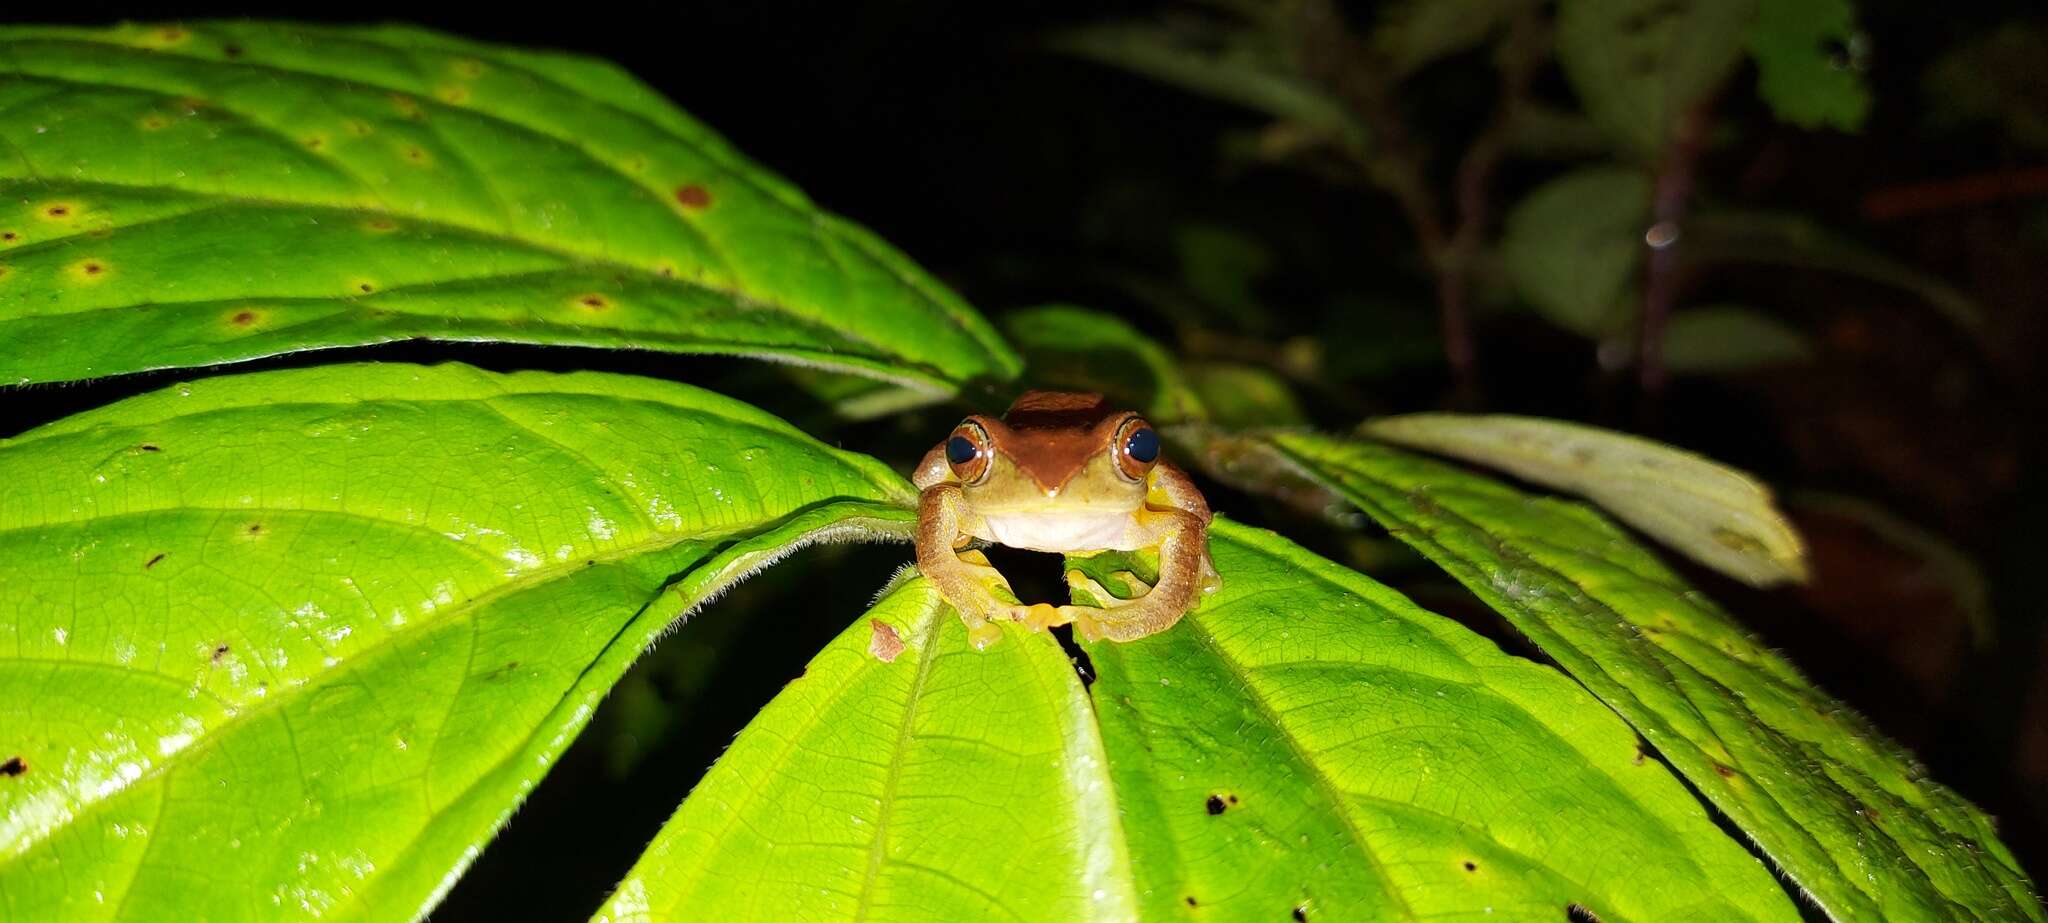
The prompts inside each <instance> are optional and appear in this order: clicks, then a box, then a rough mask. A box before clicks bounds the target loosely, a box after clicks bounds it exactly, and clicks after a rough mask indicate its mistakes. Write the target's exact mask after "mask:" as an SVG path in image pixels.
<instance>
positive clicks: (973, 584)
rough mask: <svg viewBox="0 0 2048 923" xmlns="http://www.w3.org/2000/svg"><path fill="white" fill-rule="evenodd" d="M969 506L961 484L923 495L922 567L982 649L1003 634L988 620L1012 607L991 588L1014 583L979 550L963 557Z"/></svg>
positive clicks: (934, 487)
mask: <svg viewBox="0 0 2048 923" xmlns="http://www.w3.org/2000/svg"><path fill="white" fill-rule="evenodd" d="M965 509H966V502H965V498H964V497H963V496H962V495H961V493H960V485H958V484H935V485H932V486H931V487H927V488H925V490H924V493H922V494H921V495H919V497H918V503H917V569H918V570H919V571H920V572H922V573H923V574H924V576H925V579H927V580H930V581H931V582H932V585H933V586H936V587H938V589H939V595H941V596H944V597H945V598H946V601H947V602H949V603H952V604H953V608H954V609H957V610H959V612H960V620H961V621H962V622H965V623H967V640H968V642H969V643H971V644H973V645H974V647H975V648H976V649H977V650H980V649H985V648H987V647H988V646H989V645H991V644H994V643H995V642H996V640H997V639H998V638H1001V637H1002V630H1001V629H999V628H997V627H996V626H994V625H991V624H989V620H990V619H991V618H996V617H1000V616H1002V615H1003V614H1004V613H1005V612H1006V611H1007V610H1008V608H1009V607H1008V606H1006V605H1004V604H1003V603H1000V602H997V601H996V597H995V594H994V593H992V592H990V591H989V588H990V587H991V586H1001V587H1003V588H1004V589H1008V588H1009V585H1010V584H1009V581H1008V580H1005V579H1004V578H1003V575H1002V572H1001V571H998V570H996V569H995V567H994V566H993V565H991V564H989V563H988V559H987V558H985V557H982V555H981V553H980V552H978V551H969V552H966V553H965V554H964V555H963V554H962V553H961V552H959V551H958V550H957V548H958V547H959V546H960V545H962V544H965V543H966V541H967V539H968V537H969V534H968V531H967V529H966V528H965V527H966V525H967V523H965V522H963V521H962V520H963V518H964V516H965Z"/></svg>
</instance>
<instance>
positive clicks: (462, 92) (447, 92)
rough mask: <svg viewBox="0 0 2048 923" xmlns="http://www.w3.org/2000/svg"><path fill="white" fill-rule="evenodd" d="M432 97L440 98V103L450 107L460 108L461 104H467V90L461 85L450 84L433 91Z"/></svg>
mask: <svg viewBox="0 0 2048 923" xmlns="http://www.w3.org/2000/svg"><path fill="white" fill-rule="evenodd" d="M434 95H436V96H439V97H441V101H442V102H445V103H448V104H449V105H452V106H460V105H462V104H463V103H466V102H469V88H468V87H466V86H463V85H461V84H454V83H451V84H449V85H447V86H445V87H442V88H441V89H439V90H436V91H434Z"/></svg>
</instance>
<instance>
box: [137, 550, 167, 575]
mask: <svg viewBox="0 0 2048 923" xmlns="http://www.w3.org/2000/svg"><path fill="white" fill-rule="evenodd" d="M169 553H170V552H168V551H159V552H157V553H156V557H153V558H150V559H149V560H148V561H145V562H143V565H142V569H143V570H148V569H150V568H152V567H155V566H156V564H157V562H158V561H161V560H163V559H164V555H167V554H169Z"/></svg>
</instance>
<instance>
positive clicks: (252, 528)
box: [249, 522, 263, 535]
mask: <svg viewBox="0 0 2048 923" xmlns="http://www.w3.org/2000/svg"><path fill="white" fill-rule="evenodd" d="M249 534H250V535H262V534H263V524H262V523H260V522H252V523H250V524H249Z"/></svg>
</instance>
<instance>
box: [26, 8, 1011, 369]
mask: <svg viewBox="0 0 2048 923" xmlns="http://www.w3.org/2000/svg"><path fill="white" fill-rule="evenodd" d="M0 202H4V204H0V381H7V382H17V381H21V382H28V381H59V380H65V379H74V378H85V377H92V376H100V375H111V374H118V373H122V372H132V371H137V370H142V369H153V368H165V367H177V366H192V365H205V364H210V363H218V362H227V361H233V360H240V359H250V358H255V357H258V356H266V355H272V354H275V353H282V352H290V351H294V350H301V349H313V348H319V347H331V346H349V345H357V344H365V343H377V342H384V341H388V340H398V339H407V338H414V337H427V338H433V339H443V340H492V341H507V342H521V343H546V344H556V345H582V346H604V347H633V348H643V349H660V350H670V351H675V352H695V353H702V352H719V353H738V354H743V355H750V356H759V357H764V358H770V359H778V360H785V361H793V362H803V363H810V364H818V365H824V366H828V367H833V368H838V369H844V370H849V371H856V372H861V373H864V374H869V375H875V376H879V377H884V378H888V379H892V380H896V381H900V382H904V383H909V384H914V385H918V386H921V387H924V388H926V389H932V390H949V389H951V388H954V387H956V386H958V385H959V384H961V383H963V382H965V381H969V380H973V379H978V378H1001V377H1008V376H1009V375H1011V374H1013V373H1014V372H1015V371H1016V368H1017V362H1016V359H1015V357H1014V356H1013V355H1011V353H1010V352H1009V351H1008V349H1007V348H1006V347H1005V346H1004V345H1003V344H1002V342H1001V341H1000V340H999V339H998V338H997V337H996V335H995V333H994V331H993V330H992V329H990V328H989V326H988V324H987V323H986V322H985V321H984V320H983V319H981V318H980V317H979V316H977V315H976V314H975V313H974V312H973V310H972V309H970V308H968V307H967V306H966V305H965V304H963V303H962V302H961V301H960V300H959V299H958V298H957V297H956V296H954V295H953V294H952V293H951V292H948V291H947V290H946V289H945V288H944V287H943V286H941V285H940V284H938V283H937V282H935V281H933V280H932V279H931V278H930V277H929V276H926V275H925V274H924V273H922V272H921V271H919V270H918V269H917V268H916V267H915V266H913V265H911V264H910V262H909V261H908V260H906V259H905V258H904V257H902V256H901V255H900V254H898V253H897V252H896V251H894V250H892V249H891V248H889V247H888V245H886V244H884V243H882V242H880V241H878V240H876V239H875V238H874V237H873V236H871V235H869V234H868V233H866V232H865V231H862V230H861V229H859V228H857V227H854V226H853V225H850V224H848V223H846V222H845V221H843V220H841V219H839V218H837V217H834V216H832V215H830V214H827V213H824V212H821V211H819V210H818V209H817V208H815V207H814V206H812V205H811V203H810V202H809V201H807V200H806V199H805V198H804V197H803V195H802V194H801V193H799V192H797V191H796V190H795V189H793V188H791V187H790V186H789V185H787V184H786V183H784V182H782V181H781V180H779V179H777V178H775V177H774V176H771V175H769V174H768V173H767V172H766V171H764V170H762V169H760V168H759V167H757V166H754V165H753V164H751V163H748V162H747V161H746V160H745V159H744V158H742V157H741V156H740V155H739V154H738V153H737V152H735V151H734V150H733V149H732V148H731V147H730V146H728V145H727V144H726V143H725V142H724V141H723V140H722V139H720V138H718V137H717V136H716V135H714V134H712V133H711V132H710V131H708V130H706V129H705V128H704V127H703V126H701V125H699V124H697V123H696V122H694V121H692V120H691V119H690V118H689V117H688V116H685V115H684V114H683V113H681V112H679V111H677V110H676V109H675V108H674V107H673V106H671V105H669V104H668V103H667V102H665V101H664V100H662V99H661V98H660V97H658V96H657V95H656V94H654V93H653V92H652V91H650V90H648V89H647V88H646V87H644V86H642V85H641V84H639V83H637V82H635V81H634V80H633V79H632V78H630V77H628V76H627V75H625V74H624V73H622V72H620V71H619V70H617V69H616V68H614V67H612V66H610V65H608V64H604V63H602V62H598V61H592V60H588V59H584V58H576V57H570V56H564V55H554V54H544V53H537V52H527V51H520V50H515V49H508V48H502V47H498V46H493V45H485V44H479V43H474V42H467V41H462V40H459V39H455V38H450V37H447V36H443V35H439V34H436V33H432V32H426V31H423V30H418V29H413V28H406V27H396V26H388V27H376V28H325V27H316V26H287V25H279V24H266V23H209V24H204V25H194V26H182V25H174V26H137V25H130V26H121V27H118V28H113V29H105V30H86V29H69V28H48V27H7V28H0Z"/></svg>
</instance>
